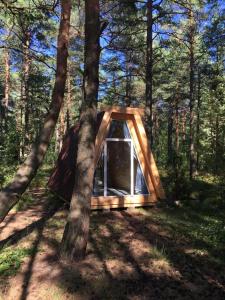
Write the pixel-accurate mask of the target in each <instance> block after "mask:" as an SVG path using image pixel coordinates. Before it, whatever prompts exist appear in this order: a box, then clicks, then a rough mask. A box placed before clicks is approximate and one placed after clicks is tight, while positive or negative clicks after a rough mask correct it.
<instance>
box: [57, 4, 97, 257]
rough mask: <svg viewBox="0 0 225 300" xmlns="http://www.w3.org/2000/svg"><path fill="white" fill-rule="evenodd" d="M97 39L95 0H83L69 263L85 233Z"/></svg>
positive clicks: (65, 245) (66, 250)
mask: <svg viewBox="0 0 225 300" xmlns="http://www.w3.org/2000/svg"><path fill="white" fill-rule="evenodd" d="M99 37H100V22H99V0H93V1H89V0H86V1H85V56H84V57H85V67H84V68H85V69H84V101H83V105H82V113H81V119H80V129H79V136H78V152H77V161H76V179H75V185H74V190H73V195H72V199H71V204H70V212H69V216H68V220H67V224H66V227H65V230H64V234H63V239H62V244H61V258H63V259H67V260H69V261H73V260H76V261H79V260H81V259H82V258H83V257H84V256H85V251H86V246H87V240H88V233H89V219H90V202H91V196H92V188H93V176H94V155H95V152H94V149H95V125H96V115H97V109H96V105H97V96H98V86H99V55H100V45H99Z"/></svg>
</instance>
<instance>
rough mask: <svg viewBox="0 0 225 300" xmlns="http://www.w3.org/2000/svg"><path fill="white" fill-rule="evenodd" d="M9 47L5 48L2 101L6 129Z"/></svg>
mask: <svg viewBox="0 0 225 300" xmlns="http://www.w3.org/2000/svg"><path fill="white" fill-rule="evenodd" d="M9 58H10V57H9V49H6V50H5V57H4V60H5V91H4V103H3V110H4V111H3V118H4V130H5V132H6V131H7V115H8V108H9V93H10V61H9Z"/></svg>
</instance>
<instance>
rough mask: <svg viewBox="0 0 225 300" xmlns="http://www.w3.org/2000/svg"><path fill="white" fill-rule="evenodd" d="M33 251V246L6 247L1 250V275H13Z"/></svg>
mask: <svg viewBox="0 0 225 300" xmlns="http://www.w3.org/2000/svg"><path fill="white" fill-rule="evenodd" d="M32 253H33V248H12V247H6V248H4V249H3V250H1V252H0V276H3V277H7V276H13V275H15V274H16V273H17V271H18V270H19V268H20V266H21V264H22V262H23V260H24V258H25V257H27V256H30V255H31V254H32Z"/></svg>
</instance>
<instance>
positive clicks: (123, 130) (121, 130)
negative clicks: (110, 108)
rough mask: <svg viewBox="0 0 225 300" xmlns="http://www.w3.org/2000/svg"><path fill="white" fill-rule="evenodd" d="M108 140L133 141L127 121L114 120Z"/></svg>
mask: <svg viewBox="0 0 225 300" xmlns="http://www.w3.org/2000/svg"><path fill="white" fill-rule="evenodd" d="M108 138H119V139H131V136H130V132H129V129H128V127H127V123H126V121H120V120H112V121H111V124H110V128H109V133H108Z"/></svg>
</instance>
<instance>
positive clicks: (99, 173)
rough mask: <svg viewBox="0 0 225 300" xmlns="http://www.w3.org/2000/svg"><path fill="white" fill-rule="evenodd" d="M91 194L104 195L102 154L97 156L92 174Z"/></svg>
mask: <svg viewBox="0 0 225 300" xmlns="http://www.w3.org/2000/svg"><path fill="white" fill-rule="evenodd" d="M93 196H104V154H103V151H102V153H101V156H100V158H99V161H98V164H97V168H96V170H95V174H94V182H93Z"/></svg>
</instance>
